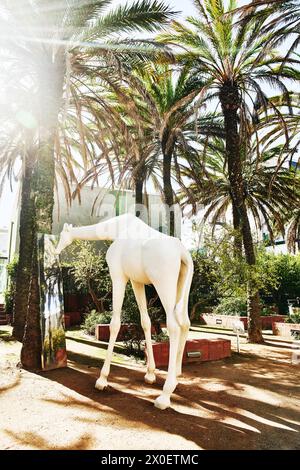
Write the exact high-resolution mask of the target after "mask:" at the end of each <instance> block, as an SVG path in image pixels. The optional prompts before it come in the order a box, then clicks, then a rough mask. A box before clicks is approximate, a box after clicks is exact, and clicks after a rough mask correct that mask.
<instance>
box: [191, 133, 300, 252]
mask: <svg viewBox="0 0 300 470" xmlns="http://www.w3.org/2000/svg"><path fill="white" fill-rule="evenodd" d="M281 153H282V145H281V146H274V147H273V148H270V149H268V150H267V151H263V153H262V156H261V158H260V159H259V161H257V154H256V149H255V148H253V152H252V155H251V158H248V160H247V162H245V164H244V165H243V181H244V185H245V190H246V199H245V203H246V207H247V211H248V213H249V215H250V216H251V218H252V220H253V221H254V223H255V228H256V230H257V231H258V233H261V231H262V228H263V226H265V227H266V228H267V230H268V233H269V236H270V241H271V242H272V243H274V239H275V236H276V235H277V234H278V233H281V234H282V235H284V231H285V222H286V218H287V214H288V213H289V212H290V211H291V210H292V208H293V207H294V208H296V207H297V204H298V197H297V193H296V191H297V190H298V191H299V187H300V186H299V181H297V180H295V178H294V175H293V174H292V172H291V171H290V170H289V168H286V167H285V166H284V167H280V169H279V170H277V160H278V155H280V154H281ZM248 157H249V156H248ZM200 165H201V158H199V156H198V158H197V157H196V158H194V159H193V160H191V159H190V160H189V161H188V162H187V163H186V164H185V165H183V166H184V167H185V168H183V169H182V172H183V174H184V175H185V177H186V178H188V179H189V181H190V184H189V185H188V188H187V189H188V191H187V192H185V191H184V190H183V191H182V197H183V203H184V204H194V203H195V202H198V204H200V205H202V206H204V208H205V213H204V215H203V222H206V221H208V220H209V221H210V223H211V225H212V229H213V230H214V228H215V226H216V224H217V223H218V222H219V221H220V220H223V219H226V218H228V211H229V210H230V209H231V211H232V199H231V195H230V181H229V176H228V169H227V165H226V150H225V143H224V141H223V140H221V139H218V140H216V139H215V140H214V141H213V142H212V143H210V144H209V146H208V148H207V149H206V160H205V170H206V171H205V173H204V172H203V169H202V165H201V166H200ZM275 173H276V178H275V179H274V174H275ZM232 220H233V221H234V214H233V213H232Z"/></svg>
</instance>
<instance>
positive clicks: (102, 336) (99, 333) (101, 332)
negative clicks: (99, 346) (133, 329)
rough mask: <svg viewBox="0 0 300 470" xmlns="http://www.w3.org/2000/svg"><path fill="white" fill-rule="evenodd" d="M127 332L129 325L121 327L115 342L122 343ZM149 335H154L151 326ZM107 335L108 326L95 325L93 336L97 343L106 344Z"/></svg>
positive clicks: (108, 332)
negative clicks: (102, 342)
mask: <svg viewBox="0 0 300 470" xmlns="http://www.w3.org/2000/svg"><path fill="white" fill-rule="evenodd" d="M128 330H130V325H126V324H123V325H121V328H120V331H119V333H118V336H117V341H124V340H125V339H126V337H128ZM151 333H152V334H155V329H154V327H153V326H152V327H151ZM109 335H110V330H109V324H104V323H101V324H99V325H96V329H95V336H96V339H97V340H98V341H105V342H107V343H108V341H109Z"/></svg>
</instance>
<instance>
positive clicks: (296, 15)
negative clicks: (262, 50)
mask: <svg viewBox="0 0 300 470" xmlns="http://www.w3.org/2000/svg"><path fill="white" fill-rule="evenodd" d="M237 12H239V14H240V16H241V18H242V20H243V21H249V20H251V19H252V18H253V17H256V18H257V19H259V20H260V21H261V25H262V29H263V31H264V32H272V36H270V38H269V41H268V44H267V45H266V46H267V47H268V46H269V43H271V44H272V45H273V46H274V45H280V44H281V43H282V42H283V41H285V39H287V38H291V43H290V44H289V46H288V49H287V51H286V59H287V58H290V57H291V55H292V53H293V52H294V51H296V49H297V48H298V46H299V44H300V5H299V2H298V1H295V0H253V1H252V2H249V3H248V4H247V5H244V6H243V7H240V8H238V9H237Z"/></svg>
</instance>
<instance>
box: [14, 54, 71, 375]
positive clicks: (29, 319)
mask: <svg viewBox="0 0 300 470" xmlns="http://www.w3.org/2000/svg"><path fill="white" fill-rule="evenodd" d="M51 60H52V58H51V57H49V64H48V65H49V70H47V68H43V71H42V75H41V77H40V87H41V90H40V91H41V100H42V102H43V104H44V106H43V110H42V113H41V116H40V128H39V130H40V140H39V149H38V153H37V164H36V168H35V174H34V175H33V183H32V187H33V195H32V198H33V203H34V214H35V234H34V235H35V236H34V249H33V257H32V272H31V287H30V295H29V302H28V310H27V316H26V327H25V333H24V338H23V346H22V351H21V362H22V364H23V366H24V367H26V368H27V369H29V370H36V368H37V367H39V366H38V364H41V353H42V342H41V324H40V321H41V318H40V313H41V312H40V290H39V276H38V259H37V234H38V233H49V234H50V233H51V232H52V221H53V206H54V179H55V162H54V142H55V132H56V127H57V122H58V115H59V110H60V108H61V104H62V96H63V83H64V76H65V52H64V50H63V49H62V50H61V51H60V54H57V56H56V62H53V63H52V62H51ZM43 74H46V77H45V76H43ZM47 75H48V76H51V78H52V81H51V86H50V89H49V81H48V80H47V79H46V80H45V78H48V77H47ZM45 85H46V88H45ZM28 325H29V326H28Z"/></svg>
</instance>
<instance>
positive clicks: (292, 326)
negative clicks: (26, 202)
mask: <svg viewBox="0 0 300 470" xmlns="http://www.w3.org/2000/svg"><path fill="white" fill-rule="evenodd" d="M291 330H297V331H299V332H300V324H299V323H281V322H274V324H273V334H274V335H276V336H284V337H285V338H289V339H293V337H292V335H291Z"/></svg>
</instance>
